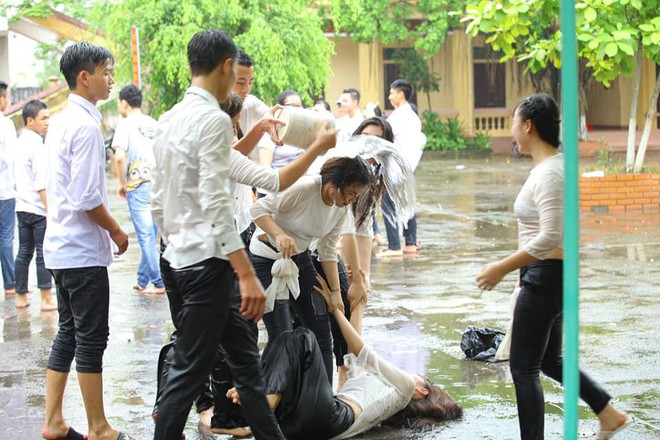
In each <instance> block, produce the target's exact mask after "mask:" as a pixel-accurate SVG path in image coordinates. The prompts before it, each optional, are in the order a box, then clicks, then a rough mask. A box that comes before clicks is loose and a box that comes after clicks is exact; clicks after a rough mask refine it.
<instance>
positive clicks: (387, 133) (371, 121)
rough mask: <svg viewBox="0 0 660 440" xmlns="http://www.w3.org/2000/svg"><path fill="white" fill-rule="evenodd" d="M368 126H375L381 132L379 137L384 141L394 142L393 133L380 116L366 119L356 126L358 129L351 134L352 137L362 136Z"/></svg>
mask: <svg viewBox="0 0 660 440" xmlns="http://www.w3.org/2000/svg"><path fill="white" fill-rule="evenodd" d="M370 125H376V126H378V127H380V128H381V130H383V136H381V137H382V138H383V139H385V140H386V141H390V142H394V133H393V132H392V126H391V125H390V123H389V122H387V121H386V120H385V118H383V117H381V116H374V117H372V118H367V119H365V120H364V121H362V122H361V123H360V125H358V128H356V129H355V131H354V132H353V136H359V135H361V134H362V132H363V131H364V129H365V128H367V127H368V126H370Z"/></svg>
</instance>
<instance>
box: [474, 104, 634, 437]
mask: <svg viewBox="0 0 660 440" xmlns="http://www.w3.org/2000/svg"><path fill="white" fill-rule="evenodd" d="M559 122H560V121H559V107H558V106H557V103H556V102H555V101H554V100H553V99H552V98H551V97H550V96H548V95H545V94H538V95H532V96H529V97H528V98H526V99H524V100H523V101H521V102H520V103H519V104H518V106H517V107H516V110H515V112H514V115H513V124H512V127H511V132H512V134H513V137H514V138H515V140H516V142H517V143H518V148H519V149H520V152H521V153H526V154H530V155H531V156H532V158H533V159H534V168H533V169H532V171H531V173H530V175H529V178H528V179H527V181H526V182H525V184H524V186H523V188H522V190H521V191H520V193H519V194H518V197H517V199H516V202H515V204H514V211H515V214H516V217H518V242H519V250H518V251H517V252H516V253H514V254H513V255H510V256H508V257H506V258H504V259H503V260H501V261H499V262H497V263H490V264H487V265H486V266H484V268H483V271H482V272H481V274H480V275H479V276H478V277H477V284H478V286H479V288H481V289H484V290H492V289H493V287H495V286H496V285H497V284H498V283H499V282H500V280H501V279H502V278H503V277H504V276H505V275H506V274H508V273H509V272H512V271H514V270H516V269H520V287H521V289H520V294H519V296H518V300H517V302H516V307H515V311H514V315H513V331H512V333H511V335H512V336H511V354H510V365H511V374H512V376H513V381H514V384H515V387H516V399H517V403H518V419H519V423H520V434H521V438H522V439H523V440H528V439H534V440H538V439H543V425H544V415H545V409H544V407H545V403H544V397H543V389H542V387H541V382H540V379H539V373H540V372H541V371H542V372H543V373H544V374H546V375H547V376H549V377H551V378H553V379H555V380H556V381H558V382H561V380H562V363H563V356H562V325H563V314H562V312H563V286H562V263H563V256H564V252H563V235H564V225H563V219H564V210H563V200H564V166H563V165H564V163H563V157H562V154H561V153H560V152H559V150H558V148H559ZM580 397H581V398H582V399H583V400H584V401H585V402H586V403H587V404H588V405H589V406H590V407H591V409H592V410H593V411H594V412H595V413H596V414H597V415H598V419H599V421H600V432H599V433H598V435H597V437H596V438H597V439H599V440H605V439H609V438H611V437H612V436H613V435H614V434H615V433H616V432H618V431H620V430H621V429H623V428H624V427H625V426H626V425H628V424H629V423H630V418H629V417H627V416H626V414H625V413H622V412H620V411H618V410H617V409H615V408H614V407H613V406H612V404H611V403H610V399H611V398H610V396H609V395H608V394H607V393H606V392H605V390H603V389H602V388H601V387H600V385H598V384H597V383H596V382H594V381H593V380H592V379H591V378H589V376H587V375H586V374H584V373H582V372H580Z"/></svg>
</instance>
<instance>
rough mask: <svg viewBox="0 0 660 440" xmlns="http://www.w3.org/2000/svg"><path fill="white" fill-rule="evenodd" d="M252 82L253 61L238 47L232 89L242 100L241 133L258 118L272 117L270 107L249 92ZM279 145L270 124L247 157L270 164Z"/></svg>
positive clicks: (245, 131)
mask: <svg viewBox="0 0 660 440" xmlns="http://www.w3.org/2000/svg"><path fill="white" fill-rule="evenodd" d="M253 83H254V62H253V61H252V58H250V56H249V55H248V54H247V53H245V52H244V51H242V50H241V49H239V50H238V55H237V56H236V82H235V83H234V87H233V91H234V93H236V94H237V95H238V96H240V97H241V100H243V110H241V117H240V121H239V125H240V127H241V132H242V133H247V132H248V131H250V129H251V128H252V126H254V124H256V123H257V121H258V120H260V119H262V118H265V117H272V115H271V114H270V108H269V107H268V106H267V105H266V104H265V103H264V102H263V101H262V100H261V99H259V98H257V97H256V96H254V95H252V94H250V92H252V84H253ZM240 137H242V135H240V136H239V138H240ZM279 145H282V143H281V142H280V141H279V138H278V136H277V130H276V129H275V127H274V126H272V127H271V128H269V131H268V134H264V135H263V136H262V137H261V139H260V140H259V143H258V144H257V146H256V148H254V149H253V150H252V151H251V152H250V153H249V154H248V157H249V158H250V159H252V160H253V161H255V162H256V163H263V164H265V165H270V162H271V161H272V158H273V153H274V151H275V147H277V146H279Z"/></svg>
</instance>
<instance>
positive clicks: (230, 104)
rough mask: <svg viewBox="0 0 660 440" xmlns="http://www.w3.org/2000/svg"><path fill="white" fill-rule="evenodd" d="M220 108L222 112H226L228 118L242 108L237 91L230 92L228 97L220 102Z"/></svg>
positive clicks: (241, 101)
mask: <svg viewBox="0 0 660 440" xmlns="http://www.w3.org/2000/svg"><path fill="white" fill-rule="evenodd" d="M220 108H221V109H222V111H223V112H225V113H227V115H229V117H230V118H233V117H234V116H236V115H237V114H239V113H240V112H241V111H242V110H243V100H242V99H241V97H240V96H238V94H237V93H235V92H231V94H230V95H229V98H227V100H226V101H225V102H223V103H222V104H220Z"/></svg>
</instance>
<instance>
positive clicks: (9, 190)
mask: <svg viewBox="0 0 660 440" xmlns="http://www.w3.org/2000/svg"><path fill="white" fill-rule="evenodd" d="M8 106H9V86H8V85H7V83H6V82H4V81H0V266H2V281H3V283H4V288H5V295H12V294H14V293H15V292H16V291H15V287H16V282H15V279H14V227H15V226H16V214H15V212H14V210H15V208H16V194H15V192H14V169H13V160H12V157H13V154H14V148H15V143H16V127H14V123H13V122H12V121H11V120H10V119H9V118H7V117H5V115H4V113H3V112H4V111H5V109H6V108H7V107H8Z"/></svg>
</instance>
